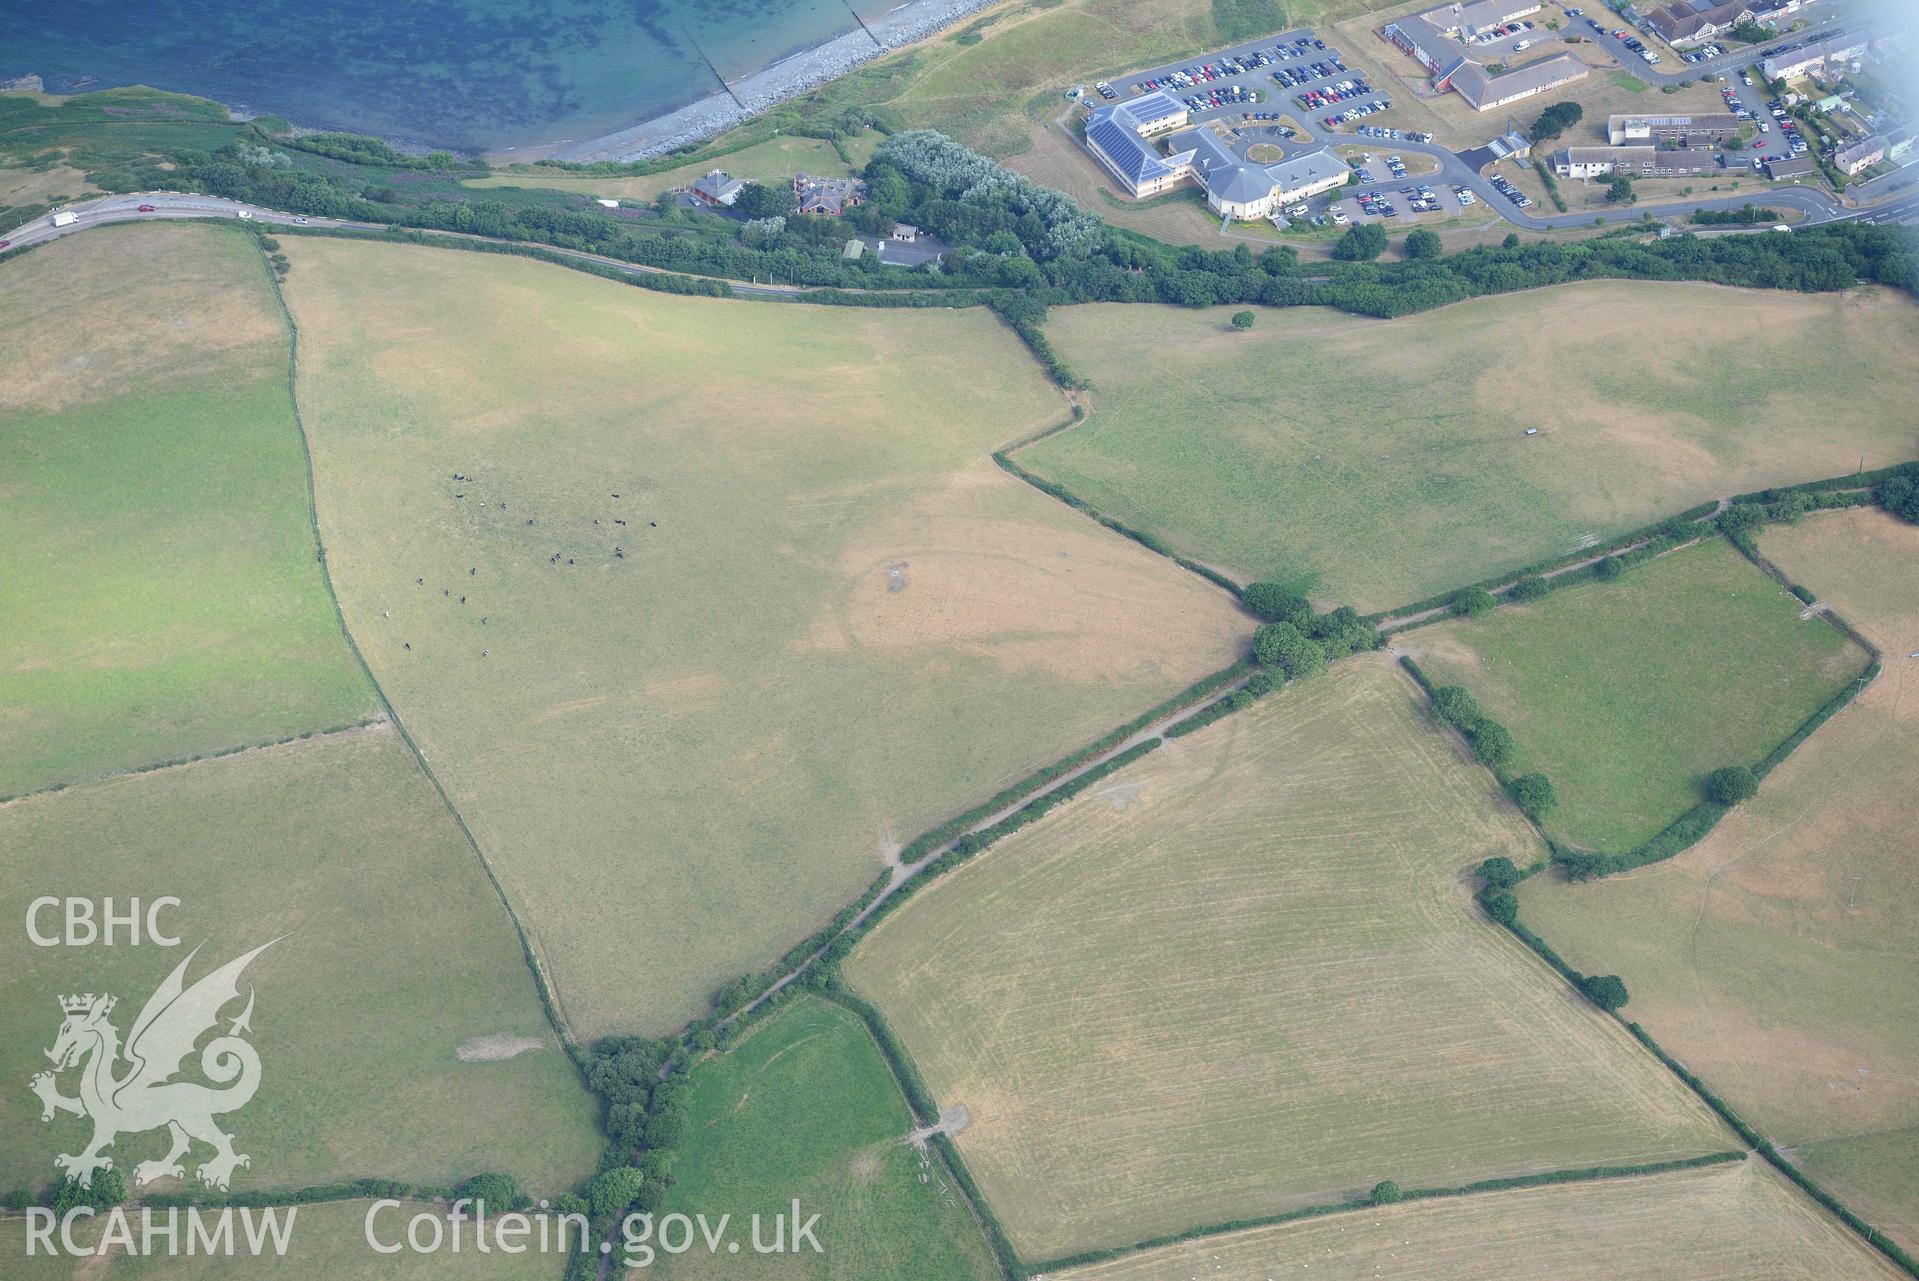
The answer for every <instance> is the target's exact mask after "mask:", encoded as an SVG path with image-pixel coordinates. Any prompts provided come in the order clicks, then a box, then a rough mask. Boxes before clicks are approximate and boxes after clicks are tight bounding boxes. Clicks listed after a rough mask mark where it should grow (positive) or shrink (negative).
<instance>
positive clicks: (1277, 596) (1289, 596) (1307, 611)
mask: <svg viewBox="0 0 1919 1281" xmlns="http://www.w3.org/2000/svg"><path fill="white" fill-rule="evenodd" d="M1239 598H1240V601H1241V602H1242V603H1244V604H1245V606H1246V608H1247V609H1248V610H1250V611H1251V612H1252V615H1253V617H1254V618H1257V619H1259V620H1260V621H1262V622H1267V623H1291V624H1292V625H1293V626H1295V627H1300V628H1304V627H1310V626H1311V625H1312V621H1313V607H1312V605H1311V604H1310V603H1308V602H1307V600H1306V598H1305V597H1304V596H1301V595H1300V594H1299V593H1298V592H1296V591H1292V590H1290V589H1288V588H1285V587H1282V586H1280V585H1279V584H1278V583H1252V584H1249V585H1248V586H1247V588H1246V590H1245V591H1244V592H1241V593H1240V597H1239Z"/></svg>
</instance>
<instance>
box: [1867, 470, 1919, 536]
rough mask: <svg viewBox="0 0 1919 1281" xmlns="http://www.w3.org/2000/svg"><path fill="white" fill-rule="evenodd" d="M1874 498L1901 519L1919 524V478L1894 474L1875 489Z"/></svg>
mask: <svg viewBox="0 0 1919 1281" xmlns="http://www.w3.org/2000/svg"><path fill="white" fill-rule="evenodd" d="M1873 498H1874V499H1875V500H1876V501H1877V502H1878V504H1879V505H1880V506H1881V507H1883V508H1885V509H1886V510H1887V511H1889V512H1891V513H1892V514H1893V515H1895V516H1897V517H1899V518H1900V519H1901V520H1909V521H1911V522H1913V523H1914V524H1916V525H1919V479H1915V478H1914V477H1911V476H1894V477H1893V478H1892V479H1890V480H1888V481H1886V482H1885V483H1884V484H1882V485H1880V486H1879V488H1878V489H1876V490H1874V491H1873Z"/></svg>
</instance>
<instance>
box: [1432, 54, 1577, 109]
mask: <svg viewBox="0 0 1919 1281" xmlns="http://www.w3.org/2000/svg"><path fill="white" fill-rule="evenodd" d="M1590 74H1592V68H1591V67H1588V66H1587V65H1586V64H1585V63H1583V62H1581V61H1580V60H1579V59H1577V58H1575V57H1573V56H1572V55H1571V54H1570V53H1562V54H1557V55H1555V56H1554V57H1551V58H1543V59H1541V60H1540V61H1538V62H1533V63H1528V64H1527V65H1526V66H1523V67H1517V68H1515V69H1513V70H1511V71H1506V72H1502V73H1500V74H1498V75H1494V74H1493V73H1492V72H1490V71H1487V70H1486V68H1484V67H1482V66H1481V65H1480V64H1479V63H1477V62H1474V61H1472V60H1471V59H1470V58H1460V59H1458V60H1457V61H1456V62H1455V63H1454V64H1453V65H1452V66H1450V67H1448V68H1446V69H1445V70H1444V71H1442V72H1440V73H1439V74H1437V75H1435V76H1434V77H1433V88H1435V89H1451V90H1452V91H1453V92H1454V93H1457V94H1458V95H1459V96H1460V97H1462V98H1464V99H1465V100H1466V103H1467V105H1468V106H1470V107H1471V108H1472V109H1473V110H1474V111H1492V110H1494V109H1495V108H1498V107H1503V106H1505V105H1506V104H1507V103H1509V102H1518V101H1519V100H1520V99H1521V98H1530V97H1532V96H1533V95H1534V94H1540V93H1545V92H1546V91H1547V90H1549V89H1557V88H1559V86H1561V85H1565V84H1571V83H1572V82H1573V81H1575V80H1584V79H1585V78H1586V77H1587V76H1588V75H1590Z"/></svg>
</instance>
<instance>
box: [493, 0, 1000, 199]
mask: <svg viewBox="0 0 1919 1281" xmlns="http://www.w3.org/2000/svg"><path fill="white" fill-rule="evenodd" d="M997 2H998V0H908V2H907V3H905V4H902V5H900V6H899V7H898V8H896V9H893V10H891V11H890V12H888V13H887V14H885V15H884V16H882V17H879V18H876V19H874V20H873V21H871V22H868V23H866V24H864V25H863V26H861V27H857V28H855V29H854V30H852V31H848V32H846V33H844V34H842V35H839V36H835V37H834V38H833V39H831V40H828V41H825V42H824V43H822V44H817V45H814V46H813V47H812V48H810V49H803V50H800V51H799V52H797V53H793V54H789V55H787V56H786V57H784V58H782V59H780V60H779V61H778V62H775V63H773V64H772V65H771V66H767V67H762V68H761V69H760V70H758V71H755V72H753V73H752V74H751V75H748V76H745V77H743V78H741V79H740V80H738V81H736V82H735V83H733V84H730V85H728V86H727V88H726V90H725V91H722V92H717V93H710V94H708V95H707V96H706V97H704V98H701V99H699V100H698V101H695V102H690V103H688V104H687V105H685V106H683V107H680V108H678V109H676V110H673V111H669V112H667V113H665V114H664V115H659V116H654V117H652V118H651V119H648V120H644V121H641V122H640V123H639V124H636V125H629V126H627V127H626V128H623V129H615V130H613V131H611V132H608V133H603V134H600V135H597V136H595V137H592V138H585V139H580V140H577V141H568V142H556V143H550V144H545V145H540V144H535V145H532V146H527V147H518V148H515V149H514V150H513V151H512V152H511V153H510V155H509V154H508V153H503V152H496V153H493V154H492V155H491V156H489V159H491V160H496V161H504V162H506V163H523V164H524V163H537V162H539V161H541V160H565V161H571V162H575V163H592V162H594V161H613V162H615V163H628V162H631V161H635V160H650V159H652V158H654V157H656V156H660V155H664V154H665V153H667V152H669V151H675V150H678V149H679V148H681V147H685V146H687V145H689V144H691V143H696V142H704V141H705V140H706V139H708V138H711V137H713V136H714V135H716V134H720V133H724V132H725V131H726V130H728V129H731V128H733V127H734V126H735V125H738V124H741V123H744V122H745V121H747V120H751V119H752V118H753V117H755V116H757V115H760V114H762V113H764V112H766V111H769V110H771V109H772V108H774V107H776V106H778V105H779V104H780V103H782V102H785V101H786V100H787V99H789V98H795V97H798V96H799V95H800V94H802V93H805V92H807V91H808V90H810V89H816V88H818V87H819V86H820V85H823V84H826V83H827V82H828V81H831V80H837V79H838V78H839V77H841V76H843V75H845V74H846V73H847V72H849V71H852V70H854V69H856V68H858V67H861V66H864V65H865V64H866V63H869V62H872V61H874V60H875V59H877V58H881V57H884V56H885V55H887V54H889V53H892V52H893V51H894V50H896V49H903V48H905V47H906V46H908V45H911V44H917V43H919V42H920V41H921V40H924V39H926V38H927V37H928V36H932V35H937V34H938V33H939V32H941V31H943V30H945V29H946V28H948V27H950V26H952V25H953V24H954V23H956V22H958V21H960V20H961V19H962V18H967V17H971V16H972V15H973V14H975V13H978V12H979V11H980V10H982V9H986V8H990V7H991V6H992V5H994V4H996V3H997Z"/></svg>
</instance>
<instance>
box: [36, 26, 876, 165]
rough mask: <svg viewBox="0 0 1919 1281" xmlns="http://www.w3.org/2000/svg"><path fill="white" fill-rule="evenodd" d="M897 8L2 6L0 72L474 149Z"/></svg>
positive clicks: (578, 121)
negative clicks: (169, 93) (173, 94)
mask: <svg viewBox="0 0 1919 1281" xmlns="http://www.w3.org/2000/svg"><path fill="white" fill-rule="evenodd" d="M898 2H899V0H850V3H849V0H0V80H4V79H9V78H12V77H16V76H22V75H27V74H38V75H39V76H40V77H41V78H42V81H43V82H44V84H45V86H46V88H47V89H48V90H49V91H51V92H54V93H68V92H74V91H78V90H84V89H98V88H107V87H110V86H115V85H129V84H146V85H152V86H154V87H155V88H160V89H170V90H175V91H178V92H182V93H194V94H201V95H203V96H205V97H209V98H213V99H215V100H217V101H220V102H223V103H226V104H227V105H229V106H233V107H238V108H243V109H246V110H249V111H252V112H255V113H272V114H276V115H282V116H285V117H287V118H288V119H289V120H292V121H293V122H295V123H296V124H301V125H309V126H313V127H316V128H324V129H337V130H344V131H348V132H353V133H368V134H376V135H379V136H381V137H385V138H389V139H394V140H396V141H401V142H406V143H412V144H419V145H425V146H433V147H450V148H457V149H462V150H473V151H505V150H509V149H512V148H516V147H525V146H530V145H534V144H541V143H552V142H558V141H561V140H571V139H580V138H586V137H591V136H593V135H595V134H598V133H604V132H607V131H609V130H612V129H618V128H622V127H624V126H627V125H632V124H636V123H638V122H640V121H643V120H646V119H649V118H651V117H654V116H657V115H660V114H663V113H665V112H667V111H670V110H672V109H673V108H675V107H679V106H683V105H685V104H686V103H689V102H692V101H695V100H696V99H699V98H703V97H705V96H706V95H708V94H710V93H713V92H715V91H717V90H718V89H720V87H721V83H720V82H721V79H722V78H723V79H725V80H727V81H734V80H737V79H739V78H740V77H742V76H745V75H748V74H750V73H752V72H754V71H758V70H760V69H761V68H763V67H766V66H769V65H771V64H772V63H774V62H777V61H779V60H781V59H783V58H786V57H788V56H791V55H792V54H795V53H798V52H800V51H802V50H805V49H808V48H811V47H812V46H814V45H817V44H820V43H822V42H824V41H826V40H830V39H832V38H833V37H835V36H837V35H841V34H844V33H846V32H848V31H852V30H854V29H855V27H856V24H857V23H858V21H859V20H861V19H872V18H875V17H878V16H879V15H881V14H883V13H885V12H886V11H887V10H889V9H891V8H893V7H894V6H895V5H896V4H897V3H898Z"/></svg>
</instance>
